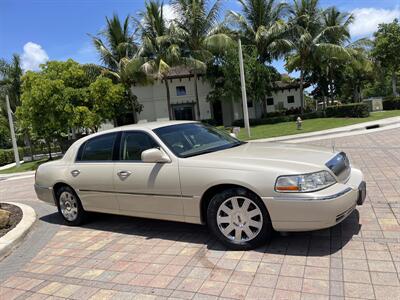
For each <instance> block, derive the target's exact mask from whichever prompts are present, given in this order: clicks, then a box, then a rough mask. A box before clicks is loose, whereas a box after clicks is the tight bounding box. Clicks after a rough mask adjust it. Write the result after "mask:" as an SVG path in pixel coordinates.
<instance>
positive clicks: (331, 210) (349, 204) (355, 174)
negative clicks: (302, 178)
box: [263, 169, 366, 231]
mask: <svg viewBox="0 0 400 300" xmlns="http://www.w3.org/2000/svg"><path fill="white" fill-rule="evenodd" d="M365 197H366V186H365V182H364V181H363V175H362V173H361V171H359V170H357V169H351V174H350V177H349V179H348V181H347V182H346V183H344V184H343V183H337V184H335V185H333V186H331V187H329V188H327V189H324V190H322V191H318V192H314V193H308V194H282V195H279V196H277V197H265V198H263V201H264V203H265V204H266V206H267V209H268V212H269V214H270V217H271V221H272V226H273V227H274V229H275V230H277V231H307V230H317V229H322V228H328V227H331V226H334V225H336V224H338V223H340V222H341V221H343V220H344V219H345V218H346V217H347V216H349V215H350V214H351V213H352V212H353V210H354V209H355V207H356V205H357V204H358V205H362V204H363V202H364V200H365Z"/></svg>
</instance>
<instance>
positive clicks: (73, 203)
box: [57, 186, 85, 226]
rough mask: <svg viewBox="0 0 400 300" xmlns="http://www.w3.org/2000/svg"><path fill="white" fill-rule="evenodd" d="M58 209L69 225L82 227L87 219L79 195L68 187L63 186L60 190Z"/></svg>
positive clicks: (58, 193)
mask: <svg viewBox="0 0 400 300" xmlns="http://www.w3.org/2000/svg"><path fill="white" fill-rule="evenodd" d="M57 208H58V212H59V213H60V214H61V216H62V217H63V219H64V221H65V222H66V223H67V224H68V225H71V226H77V225H80V224H82V222H83V220H84V218H85V211H84V209H83V207H82V204H81V201H80V199H79V197H78V195H77V194H76V193H75V191H74V190H73V189H72V188H70V187H68V186H62V187H61V188H59V189H58V191H57Z"/></svg>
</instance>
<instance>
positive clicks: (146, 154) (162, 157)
mask: <svg viewBox="0 0 400 300" xmlns="http://www.w3.org/2000/svg"><path fill="white" fill-rule="evenodd" d="M142 161H143V162H145V163H168V162H171V159H170V158H169V157H168V155H167V154H165V153H164V152H163V151H162V150H160V149H157V148H151V149H147V150H145V151H143V152H142Z"/></svg>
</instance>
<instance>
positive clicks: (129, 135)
mask: <svg viewBox="0 0 400 300" xmlns="http://www.w3.org/2000/svg"><path fill="white" fill-rule="evenodd" d="M157 147H158V144H157V143H156V142H155V141H154V140H153V138H151V137H150V136H149V135H148V134H147V133H144V132H133V131H132V132H125V133H124V134H123V135H122V139H121V156H120V157H121V160H130V161H141V160H142V152H143V151H145V150H148V149H151V148H157Z"/></svg>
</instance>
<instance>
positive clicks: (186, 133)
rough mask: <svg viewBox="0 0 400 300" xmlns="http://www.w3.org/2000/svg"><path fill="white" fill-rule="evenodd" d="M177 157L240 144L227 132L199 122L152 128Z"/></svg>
mask: <svg viewBox="0 0 400 300" xmlns="http://www.w3.org/2000/svg"><path fill="white" fill-rule="evenodd" d="M154 132H155V133H156V134H157V135H158V137H159V138H160V139H161V140H162V141H163V142H164V143H165V144H166V145H167V146H168V148H169V149H170V150H171V151H172V152H174V154H175V155H177V156H178V157H190V156H194V155H200V154H204V153H209V152H214V151H218V150H223V149H227V148H231V147H236V146H239V145H241V144H242V142H240V141H239V140H237V139H235V138H233V137H231V136H230V135H229V134H228V133H226V132H224V131H221V130H218V129H216V128H214V127H212V126H207V125H204V124H200V123H189V124H180V125H171V126H166V127H160V128H157V129H154Z"/></svg>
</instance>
